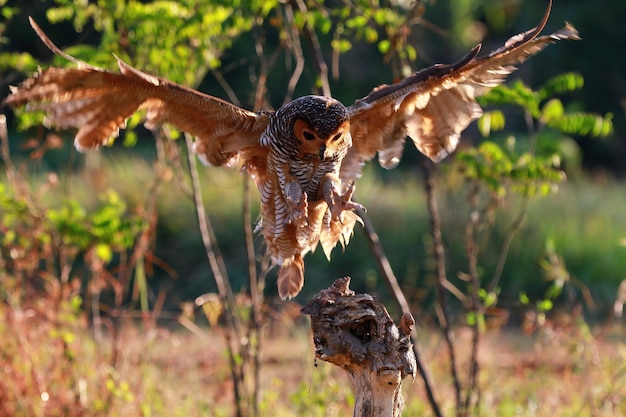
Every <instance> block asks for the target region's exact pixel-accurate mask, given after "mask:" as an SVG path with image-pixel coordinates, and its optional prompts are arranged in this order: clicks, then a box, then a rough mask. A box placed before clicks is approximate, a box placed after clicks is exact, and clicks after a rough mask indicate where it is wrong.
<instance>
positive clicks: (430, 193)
mask: <svg viewBox="0 0 626 417" xmlns="http://www.w3.org/2000/svg"><path fill="white" fill-rule="evenodd" d="M422 168H423V171H424V177H423V178H424V190H425V191H426V200H427V204H428V214H429V216H430V227H431V234H432V237H433V250H434V252H435V262H436V263H437V286H436V292H437V303H438V304H439V308H440V309H441V315H440V316H439V320H440V323H439V325H440V326H441V331H442V333H443V336H444V339H445V342H446V345H447V346H448V354H449V357H450V375H451V376H452V383H453V385H454V391H455V398H456V407H457V411H459V410H460V409H461V383H460V381H459V376H458V371H457V364H456V355H455V352H454V343H453V341H452V329H451V327H450V319H449V317H450V313H449V312H448V293H447V292H446V289H445V282H446V281H447V280H448V278H447V274H446V258H445V249H444V247H443V240H442V237H441V218H440V217H439V208H438V207H437V198H436V196H435V191H434V188H435V182H434V178H433V173H432V170H433V169H434V165H432V163H431V162H430V161H426V160H424V162H423V163H422Z"/></svg>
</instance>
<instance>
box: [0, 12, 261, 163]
mask: <svg viewBox="0 0 626 417" xmlns="http://www.w3.org/2000/svg"><path fill="white" fill-rule="evenodd" d="M31 25H32V26H33V28H34V29H35V31H36V32H37V34H38V35H39V37H40V38H41V39H42V41H43V42H44V43H45V44H46V45H47V46H48V47H49V48H50V49H51V50H52V51H53V52H55V53H57V54H59V55H61V56H63V57H65V58H67V59H69V60H70V61H73V62H74V63H76V64H78V65H77V68H55V67H52V68H48V69H46V70H43V71H40V72H39V73H38V74H36V75H35V76H33V77H31V78H29V79H27V80H26V81H24V82H23V83H22V84H21V85H19V86H18V87H13V88H12V94H11V95H10V96H9V97H8V98H7V99H6V101H5V103H7V104H10V105H13V106H19V105H24V104H26V105H27V108H28V109H29V110H40V111H43V112H44V113H45V115H46V123H47V124H49V125H51V126H56V127H59V128H68V127H75V128H78V132H77V134H76V138H75V141H74V143H75V146H76V147H77V148H78V149H79V150H84V149H93V148H97V147H99V146H100V145H103V144H106V143H107V142H108V141H109V140H110V138H112V137H115V136H117V135H118V133H119V129H120V128H123V127H124V126H125V124H126V120H127V119H128V118H129V117H130V116H132V115H133V113H135V112H136V111H138V110H140V109H142V110H145V111H146V123H145V125H146V127H148V128H149V129H152V128H155V127H156V126H158V125H160V124H162V123H171V124H172V125H174V126H176V127H177V128H179V129H180V130H182V131H185V132H188V133H190V134H192V135H194V136H195V137H196V142H195V144H194V147H195V151H196V153H197V154H198V156H199V157H200V158H201V159H203V160H205V161H206V162H208V163H210V164H212V165H228V166H232V165H234V164H235V163H236V162H237V159H238V157H239V156H240V154H241V152H242V151H247V154H246V155H255V154H258V153H259V152H263V150H262V149H261V147H260V145H259V137H260V136H261V134H262V132H263V131H264V130H265V127H266V126H267V124H268V121H269V112H260V113H254V112H251V111H247V110H244V109H242V108H239V107H237V106H235V105H233V104H231V103H228V102H226V101H224V100H221V99H219V98H216V97H212V96H209V95H206V94H203V93H200V92H198V91H196V90H193V89H191V88H187V87H184V86H181V85H178V84H175V83H173V82H171V81H168V80H166V79H164V78H159V77H155V76H152V75H148V74H145V73H143V72H141V71H139V70H137V69H135V68H133V67H131V66H130V65H128V64H126V63H125V62H123V61H122V60H120V59H119V58H118V66H119V70H120V72H112V71H107V70H104V69H101V68H97V67H94V66H91V65H89V64H86V63H84V62H81V61H79V60H77V59H75V58H73V57H71V56H69V55H67V54H65V53H63V52H62V51H60V50H59V49H58V48H57V47H56V46H55V45H54V44H53V43H52V41H50V39H48V38H47V36H46V35H45V34H44V33H43V32H42V31H41V29H40V28H39V27H38V26H37V24H36V23H35V22H34V21H33V20H32V19H31Z"/></svg>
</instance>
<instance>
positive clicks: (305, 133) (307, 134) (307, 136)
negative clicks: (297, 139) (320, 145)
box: [302, 130, 315, 140]
mask: <svg viewBox="0 0 626 417" xmlns="http://www.w3.org/2000/svg"><path fill="white" fill-rule="evenodd" d="M302 136H304V138H305V139H306V140H313V139H315V135H314V134H313V133H311V132H309V131H307V130H305V131H303V132H302Z"/></svg>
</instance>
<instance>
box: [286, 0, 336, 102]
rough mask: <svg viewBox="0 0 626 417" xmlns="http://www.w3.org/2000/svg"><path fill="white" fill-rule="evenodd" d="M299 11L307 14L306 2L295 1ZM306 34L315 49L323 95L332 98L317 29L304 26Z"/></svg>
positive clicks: (302, 0) (326, 66)
mask: <svg viewBox="0 0 626 417" xmlns="http://www.w3.org/2000/svg"><path fill="white" fill-rule="evenodd" d="M295 2H296V4H297V6H298V9H299V10H300V11H301V12H302V13H306V12H307V11H308V9H307V6H306V4H305V2H304V0H295ZM304 34H305V36H306V38H307V40H308V41H309V44H310V45H311V48H312V49H313V56H314V58H315V64H316V65H317V72H318V74H319V76H320V83H321V85H322V91H321V92H322V95H324V96H327V97H330V96H331V94H330V83H329V82H328V65H326V61H325V60H324V54H323V52H322V47H321V46H320V41H319V39H318V38H317V34H316V33H315V29H314V28H311V27H309V25H308V24H305V25H304Z"/></svg>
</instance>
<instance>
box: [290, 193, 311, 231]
mask: <svg viewBox="0 0 626 417" xmlns="http://www.w3.org/2000/svg"><path fill="white" fill-rule="evenodd" d="M286 200H287V205H288V206H289V209H290V210H289V211H290V213H289V215H288V216H287V219H286V220H285V223H287V224H289V223H294V224H297V223H299V222H300V221H302V220H303V219H304V221H305V223H306V213H307V210H308V207H309V201H308V197H307V194H306V193H302V196H300V200H299V201H295V200H294V199H292V198H289V197H287V198H286Z"/></svg>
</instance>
